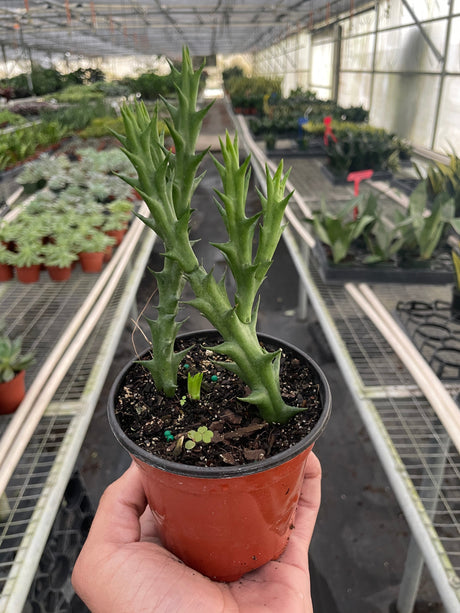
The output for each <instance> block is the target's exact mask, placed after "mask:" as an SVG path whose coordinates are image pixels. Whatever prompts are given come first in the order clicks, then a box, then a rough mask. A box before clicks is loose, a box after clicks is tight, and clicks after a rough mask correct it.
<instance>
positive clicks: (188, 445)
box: [184, 426, 214, 450]
mask: <svg viewBox="0 0 460 613" xmlns="http://www.w3.org/2000/svg"><path fill="white" fill-rule="evenodd" d="M187 437H188V438H189V440H188V441H186V442H185V445H184V447H185V449H189V450H190V449H193V448H194V447H196V444H197V443H205V444H209V443H210V442H211V441H212V439H213V438H214V432H213V431H212V430H208V428H207V426H200V427H199V428H198V429H197V430H189V431H188V432H187Z"/></svg>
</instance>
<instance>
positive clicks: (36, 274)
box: [16, 264, 41, 283]
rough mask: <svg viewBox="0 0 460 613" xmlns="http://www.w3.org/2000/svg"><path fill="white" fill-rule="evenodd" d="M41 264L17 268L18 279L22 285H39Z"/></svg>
mask: <svg viewBox="0 0 460 613" xmlns="http://www.w3.org/2000/svg"><path fill="white" fill-rule="evenodd" d="M40 270H41V265H40V264H33V265H32V266H16V278H17V280H18V281H20V282H21V283H37V281H39V280H40Z"/></svg>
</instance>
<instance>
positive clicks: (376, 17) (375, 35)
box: [369, 0, 380, 115]
mask: <svg viewBox="0 0 460 613" xmlns="http://www.w3.org/2000/svg"><path fill="white" fill-rule="evenodd" d="M379 6H380V5H379V2H378V0H377V1H376V3H375V6H374V11H375V27H374V44H373V48H372V72H371V78H370V84H369V90H370V91H369V115H370V114H371V111H372V100H373V98H374V81H375V62H376V58H377V36H378V32H379V16H380V11H379Z"/></svg>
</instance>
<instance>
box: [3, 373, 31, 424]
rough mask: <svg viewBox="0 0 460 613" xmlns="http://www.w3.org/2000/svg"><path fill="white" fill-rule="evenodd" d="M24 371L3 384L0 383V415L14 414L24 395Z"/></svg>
mask: <svg viewBox="0 0 460 613" xmlns="http://www.w3.org/2000/svg"><path fill="white" fill-rule="evenodd" d="M25 374H26V372H25V370H21V372H18V374H17V375H16V376H15V377H14V379H11V381H6V382H5V383H0V415H7V414H9V413H14V411H16V409H17V408H18V406H19V405H20V404H21V402H22V400H23V398H24V396H25V395H26V385H25Z"/></svg>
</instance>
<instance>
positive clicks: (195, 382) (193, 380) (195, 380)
mask: <svg viewBox="0 0 460 613" xmlns="http://www.w3.org/2000/svg"><path fill="white" fill-rule="evenodd" d="M202 381H203V373H202V372H197V373H196V374H195V375H192V373H190V372H189V373H188V375H187V392H188V395H189V396H190V398H191V399H192V400H199V399H200V397H201V383H202Z"/></svg>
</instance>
